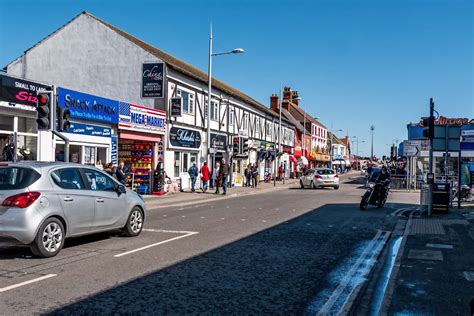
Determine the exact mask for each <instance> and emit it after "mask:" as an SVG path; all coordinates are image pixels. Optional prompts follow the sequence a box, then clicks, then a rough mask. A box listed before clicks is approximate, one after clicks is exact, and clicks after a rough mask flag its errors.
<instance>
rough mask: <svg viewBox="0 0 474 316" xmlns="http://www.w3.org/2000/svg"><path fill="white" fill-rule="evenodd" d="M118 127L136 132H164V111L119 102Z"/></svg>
mask: <svg viewBox="0 0 474 316" xmlns="http://www.w3.org/2000/svg"><path fill="white" fill-rule="evenodd" d="M119 128H121V129H129V130H133V131H137V132H147V133H156V134H165V132H166V112H165V111H161V110H156V109H152V108H147V107H144V106H139V105H135V104H129V103H125V102H120V103H119Z"/></svg>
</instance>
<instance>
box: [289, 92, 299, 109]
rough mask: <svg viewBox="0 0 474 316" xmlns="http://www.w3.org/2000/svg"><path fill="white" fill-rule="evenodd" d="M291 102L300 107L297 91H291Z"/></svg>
mask: <svg viewBox="0 0 474 316" xmlns="http://www.w3.org/2000/svg"><path fill="white" fill-rule="evenodd" d="M291 100H292V102H293V103H294V104H295V105H296V106H299V105H300V97H299V95H298V91H291Z"/></svg>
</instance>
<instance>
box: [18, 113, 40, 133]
mask: <svg viewBox="0 0 474 316" xmlns="http://www.w3.org/2000/svg"><path fill="white" fill-rule="evenodd" d="M37 131H38V130H37V125H36V120H35V119H34V118H28V117H18V132H20V133H36V132H37Z"/></svg>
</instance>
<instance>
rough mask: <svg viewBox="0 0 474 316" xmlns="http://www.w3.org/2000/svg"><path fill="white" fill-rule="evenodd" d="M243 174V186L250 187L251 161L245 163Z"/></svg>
mask: <svg viewBox="0 0 474 316" xmlns="http://www.w3.org/2000/svg"><path fill="white" fill-rule="evenodd" d="M244 175H245V183H244V187H250V186H251V184H250V179H252V164H251V163H250V164H248V165H247V168H245V171H244Z"/></svg>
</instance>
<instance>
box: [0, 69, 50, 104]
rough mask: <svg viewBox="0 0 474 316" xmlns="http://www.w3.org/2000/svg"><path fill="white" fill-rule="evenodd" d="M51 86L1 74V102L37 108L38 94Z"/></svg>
mask: <svg viewBox="0 0 474 316" xmlns="http://www.w3.org/2000/svg"><path fill="white" fill-rule="evenodd" d="M51 88H52V87H51V86H48V85H44V84H40V83H36V82H32V81H29V80H23V79H18V78H14V77H10V76H6V75H3V74H0V101H6V102H10V103H15V104H24V105H29V106H34V107H36V103H37V101H38V99H37V97H36V95H37V93H38V92H42V91H48V90H51Z"/></svg>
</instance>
